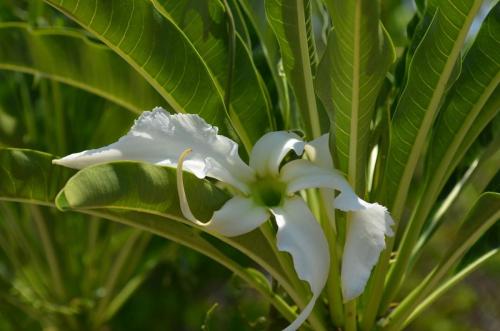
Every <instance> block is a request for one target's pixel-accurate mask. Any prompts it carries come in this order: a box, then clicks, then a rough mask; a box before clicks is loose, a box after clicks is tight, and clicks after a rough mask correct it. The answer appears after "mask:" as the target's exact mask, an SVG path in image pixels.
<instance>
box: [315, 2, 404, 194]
mask: <svg viewBox="0 0 500 331" xmlns="http://www.w3.org/2000/svg"><path fill="white" fill-rule="evenodd" d="M326 3H327V5H328V8H329V11H330V15H331V16H332V20H333V29H332V30H331V31H330V33H329V37H328V44H327V50H326V52H325V55H324V57H323V59H322V61H321V63H320V66H319V70H318V77H317V79H316V90H317V93H318V95H319V97H320V98H321V100H322V102H323V104H324V105H325V108H326V110H327V112H328V114H329V116H330V118H331V120H332V122H333V123H335V130H334V131H333V132H334V135H335V139H334V140H335V146H336V152H337V157H338V167H339V169H340V170H342V171H343V172H345V173H347V175H348V178H349V181H350V183H351V185H353V186H354V187H355V190H356V192H357V193H358V194H364V186H365V185H364V183H365V172H366V164H367V160H368V153H369V151H368V144H369V142H370V138H371V135H370V132H371V131H370V124H371V121H372V119H373V112H374V110H375V102H376V100H377V96H378V92H379V91H380V88H381V86H382V82H383V80H384V77H385V74H386V73H387V70H388V69H389V65H390V64H391V63H392V62H393V60H394V57H395V53H394V49H393V46H392V44H391V40H390V37H389V35H388V34H387V33H386V32H385V30H384V28H383V27H382V25H381V23H380V21H379V16H380V14H379V8H378V7H379V4H378V1H373V0H362V1H342V0H329V1H327V2H326Z"/></svg>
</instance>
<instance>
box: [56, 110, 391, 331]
mask: <svg viewBox="0 0 500 331" xmlns="http://www.w3.org/2000/svg"><path fill="white" fill-rule="evenodd" d="M186 150H191V153H189V154H187V153H184V152H185V151H186ZM291 151H293V152H295V154H296V155H297V156H301V155H302V154H304V152H305V153H307V155H308V157H309V159H310V160H305V159H297V160H293V161H290V162H288V163H286V164H284V165H281V163H282V161H283V159H284V158H285V156H286V155H287V154H288V153H289V152H291ZM183 153H184V155H183V158H182V159H183V160H182V161H180V162H181V164H179V166H181V167H182V169H183V170H185V171H189V172H191V173H193V174H195V175H196V176H197V177H199V178H204V177H211V178H215V179H217V180H219V181H222V182H224V183H226V184H228V185H230V186H232V187H233V188H235V189H236V190H237V191H238V192H239V194H237V195H235V196H234V197H233V198H231V199H230V200H228V201H227V202H226V203H225V204H224V206H222V208H221V209H220V210H218V211H216V212H215V213H214V214H213V216H212V219H211V220H210V221H209V222H207V223H203V222H200V221H198V220H197V219H196V218H195V217H194V216H193V215H192V213H191V211H190V210H189V207H188V205H187V200H186V199H185V196H183V195H184V192H183V190H182V175H181V172H180V173H179V174H178V176H180V179H181V180H180V183H179V184H181V185H179V186H180V188H181V189H180V192H179V193H180V195H181V197H180V198H181V201H184V203H183V205H182V210H183V213H184V215H185V217H186V218H187V219H189V220H191V221H193V222H194V223H196V224H198V225H200V226H203V227H205V228H208V229H209V230H210V231H214V232H217V233H220V234H222V235H225V236H238V235H242V234H244V233H247V232H250V231H252V230H254V229H256V228H258V227H259V226H260V225H261V224H262V223H264V222H265V221H267V220H268V219H269V218H270V216H271V215H273V216H274V219H275V221H276V225H277V228H278V231H277V234H276V239H277V246H278V249H279V250H281V251H284V252H288V253H290V255H291V256H292V259H293V264H294V268H295V271H296V272H297V275H298V276H299V278H300V279H302V280H304V281H306V282H307V283H308V284H309V286H310V289H311V292H312V297H311V300H310V301H309V303H308V304H307V305H306V307H304V309H302V311H301V313H300V314H299V316H298V317H297V319H296V320H295V321H294V322H293V323H292V324H291V325H290V326H288V327H287V328H286V329H285V330H287V331H290V330H296V329H298V328H299V326H300V325H301V324H302V323H303V322H304V321H305V320H306V319H307V317H308V316H309V314H310V313H311V311H312V309H313V307H314V304H315V302H316V300H317V298H318V297H319V295H320V293H321V291H322V290H323V287H324V286H325V283H326V280H327V278H328V270H329V264H330V256H329V249H328V243H327V241H326V239H325V236H324V234H323V231H322V229H321V227H320V225H319V224H318V222H317V221H316V219H315V218H314V216H313V215H312V213H311V211H310V210H309V208H308V207H307V205H306V203H305V202H304V200H303V199H302V198H301V197H300V196H299V195H298V194H297V193H298V192H299V191H301V190H304V189H307V188H327V189H333V190H335V191H338V192H339V194H338V195H337V197H336V198H335V208H338V209H341V210H343V211H346V212H353V215H352V217H351V224H350V225H349V230H348V234H347V239H346V244H345V249H344V256H343V259H342V260H343V263H342V272H341V275H342V291H343V296H344V300H345V301H348V300H351V299H354V298H355V297H357V296H358V295H359V294H361V293H362V292H363V290H364V287H365V285H366V282H367V280H368V277H369V275H370V272H371V269H372V267H373V266H374V265H375V263H376V262H377V260H378V257H379V254H380V252H381V251H382V250H383V249H384V248H385V236H390V235H392V231H391V228H390V226H391V225H392V219H391V217H390V216H389V214H388V212H387V209H386V208H385V207H383V206H380V205H379V204H376V203H375V204H371V203H368V202H366V201H363V200H362V199H360V198H359V197H358V196H356V194H355V193H354V192H353V190H352V188H351V187H350V186H349V184H348V182H347V181H346V180H345V179H344V177H343V176H342V175H341V174H340V173H338V172H337V171H335V170H334V169H333V162H332V160H331V157H330V153H329V151H328V139H327V136H322V137H320V138H318V139H316V140H314V141H312V142H310V143H305V142H304V141H302V140H301V139H300V137H298V136H297V135H296V134H294V133H291V132H285V131H278V132H271V133H268V134H266V135H264V136H263V137H262V138H261V139H260V140H259V141H257V143H256V144H255V146H254V148H253V150H252V152H251V155H250V165H247V164H245V163H244V162H243V161H242V160H241V158H240V157H239V155H238V145H237V144H236V143H235V142H234V141H232V140H231V139H229V138H227V137H224V136H221V135H218V134H217V128H216V127H213V126H211V125H209V124H207V123H206V122H205V121H204V120H203V119H202V118H201V117H199V116H197V115H184V114H177V115H170V114H169V113H167V112H166V111H164V110H163V109H161V108H156V109H154V110H153V111H151V112H144V113H143V114H142V115H141V116H140V117H139V119H138V120H136V122H135V124H134V126H133V127H132V129H131V130H130V131H129V133H128V134H127V135H125V136H124V137H122V138H120V139H119V140H118V141H117V142H115V143H113V144H111V145H109V146H106V147H102V148H99V149H94V150H88V151H84V152H81V153H76V154H71V155H69V156H66V157H64V158H62V159H59V160H54V161H53V162H54V163H55V164H60V165H63V166H67V167H71V168H76V169H81V168H84V167H86V166H89V165H92V164H96V163H103V162H109V161H115V160H138V161H145V162H150V163H153V164H157V165H162V166H170V167H177V166H178V162H179V158H180V156H181V155H182V154H183ZM186 155H187V156H186ZM184 156H185V158H184ZM332 202H333V201H332Z"/></svg>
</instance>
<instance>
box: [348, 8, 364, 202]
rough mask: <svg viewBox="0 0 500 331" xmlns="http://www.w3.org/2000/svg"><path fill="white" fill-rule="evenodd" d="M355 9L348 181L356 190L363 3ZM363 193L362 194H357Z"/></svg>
mask: <svg viewBox="0 0 500 331" xmlns="http://www.w3.org/2000/svg"><path fill="white" fill-rule="evenodd" d="M354 6H355V8H354V44H353V60H352V96H351V98H352V102H351V130H350V133H349V165H348V171H347V174H348V179H349V182H350V183H351V185H352V186H353V187H354V188H356V187H358V185H357V180H358V173H357V172H358V171H357V167H356V163H357V162H356V161H357V153H358V116H359V88H360V86H359V80H360V72H359V71H360V63H359V62H360V56H361V55H360V42H361V1H355V5H354ZM356 193H358V194H359V193H361V192H356Z"/></svg>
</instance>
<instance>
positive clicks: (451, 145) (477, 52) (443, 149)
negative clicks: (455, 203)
mask: <svg viewBox="0 0 500 331" xmlns="http://www.w3.org/2000/svg"><path fill="white" fill-rule="evenodd" d="M499 35H500V5H498V4H497V6H496V7H495V8H494V9H493V10H492V11H491V12H490V14H489V15H488V17H487V18H486V20H485V21H484V23H483V25H482V27H481V30H480V31H479V34H478V36H477V38H476V41H475V42H474V44H473V45H472V47H471V49H470V50H469V52H468V53H467V57H466V58H465V60H464V64H463V69H462V75H460V78H459V79H458V81H457V82H456V83H455V84H454V86H453V89H452V91H451V94H450V95H449V97H448V99H447V102H446V104H445V107H444V109H443V111H442V113H441V115H440V117H439V120H438V121H437V123H436V127H435V130H434V135H433V137H432V140H431V143H430V145H429V146H430V150H429V152H428V153H429V164H428V173H429V175H430V178H429V183H430V187H429V188H428V189H427V194H426V195H425V199H426V200H432V201H434V200H435V198H436V196H437V194H438V193H439V191H440V190H441V188H442V187H443V185H444V184H445V181H446V180H447V178H448V177H449V175H450V174H451V171H452V170H453V168H451V169H450V165H451V164H452V163H453V161H454V159H455V158H454V157H455V155H456V154H457V151H458V149H459V147H461V144H462V142H463V141H464V138H465V137H466V135H467V133H468V132H469V129H470V128H471V127H472V125H473V123H474V121H475V120H476V118H477V116H478V115H479V113H480V112H482V110H483V109H484V105H485V104H486V102H487V100H488V99H489V98H490V96H491V95H492V93H493V92H494V91H495V88H496V87H497V86H498V83H499V82H500V52H498V49H500V39H498V36H499ZM485 110H486V111H489V112H493V113H497V112H498V110H499V109H494V108H489V109H487V108H486V109H485ZM472 140H475V139H472ZM434 183H436V184H434Z"/></svg>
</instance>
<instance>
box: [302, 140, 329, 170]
mask: <svg viewBox="0 0 500 331" xmlns="http://www.w3.org/2000/svg"><path fill="white" fill-rule="evenodd" d="M329 139H330V137H329V134H328V133H325V134H324V135H322V136H320V137H318V138H316V139H314V140H312V141H310V142H308V143H307V144H306V147H305V151H306V154H307V156H308V157H309V159H310V160H311V161H312V162H313V163H314V164H316V165H318V166H320V167H323V168H326V169H333V160H332V155H331V154H330V145H329Z"/></svg>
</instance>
